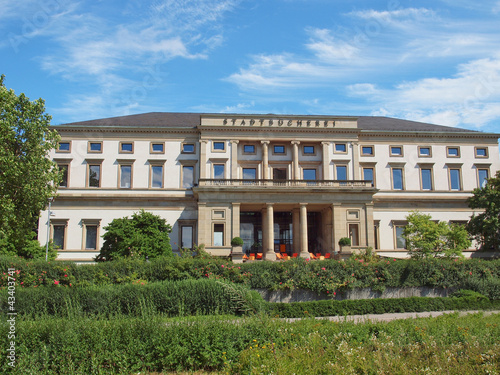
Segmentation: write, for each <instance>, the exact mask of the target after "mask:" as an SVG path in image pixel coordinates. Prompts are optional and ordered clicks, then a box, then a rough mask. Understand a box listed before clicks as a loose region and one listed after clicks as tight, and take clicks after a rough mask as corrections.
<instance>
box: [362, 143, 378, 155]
mask: <svg viewBox="0 0 500 375" xmlns="http://www.w3.org/2000/svg"><path fill="white" fill-rule="evenodd" d="M365 147H366V148H368V147H369V148H371V153H369V154H367V153H364V152H363V149H364V148H365ZM361 156H370V157H371V156H375V145H361Z"/></svg>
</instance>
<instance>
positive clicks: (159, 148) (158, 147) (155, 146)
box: [150, 142, 165, 154]
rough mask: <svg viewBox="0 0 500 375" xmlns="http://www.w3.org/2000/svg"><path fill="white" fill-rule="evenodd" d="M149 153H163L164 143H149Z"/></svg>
mask: <svg viewBox="0 0 500 375" xmlns="http://www.w3.org/2000/svg"><path fill="white" fill-rule="evenodd" d="M150 153H152V154H164V153H165V144H164V143H163V142H162V143H151V149H150Z"/></svg>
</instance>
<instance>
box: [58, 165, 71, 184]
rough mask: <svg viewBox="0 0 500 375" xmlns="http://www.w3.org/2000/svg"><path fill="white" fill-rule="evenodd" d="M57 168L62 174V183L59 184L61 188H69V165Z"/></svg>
mask: <svg viewBox="0 0 500 375" xmlns="http://www.w3.org/2000/svg"><path fill="white" fill-rule="evenodd" d="M57 167H58V168H59V170H60V171H61V172H62V178H61V181H60V182H59V187H68V171H69V165H68V164H58V165H57Z"/></svg>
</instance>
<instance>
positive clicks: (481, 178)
mask: <svg viewBox="0 0 500 375" xmlns="http://www.w3.org/2000/svg"><path fill="white" fill-rule="evenodd" d="M489 174H490V172H489V170H488V169H486V168H478V170H477V180H478V186H479V187H480V188H483V187H485V186H486V182H487V180H488V178H489Z"/></svg>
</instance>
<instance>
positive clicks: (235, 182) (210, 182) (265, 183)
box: [199, 178, 373, 188]
mask: <svg viewBox="0 0 500 375" xmlns="http://www.w3.org/2000/svg"><path fill="white" fill-rule="evenodd" d="M199 186H200V187H208V186H214V187H215V186H221V187H223V186H227V187H233V186H234V187H236V186H244V187H249V186H258V187H308V188H310V187H325V188H371V187H372V186H373V185H372V182H371V181H369V180H245V179H231V180H226V179H208V178H200V180H199Z"/></svg>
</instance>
